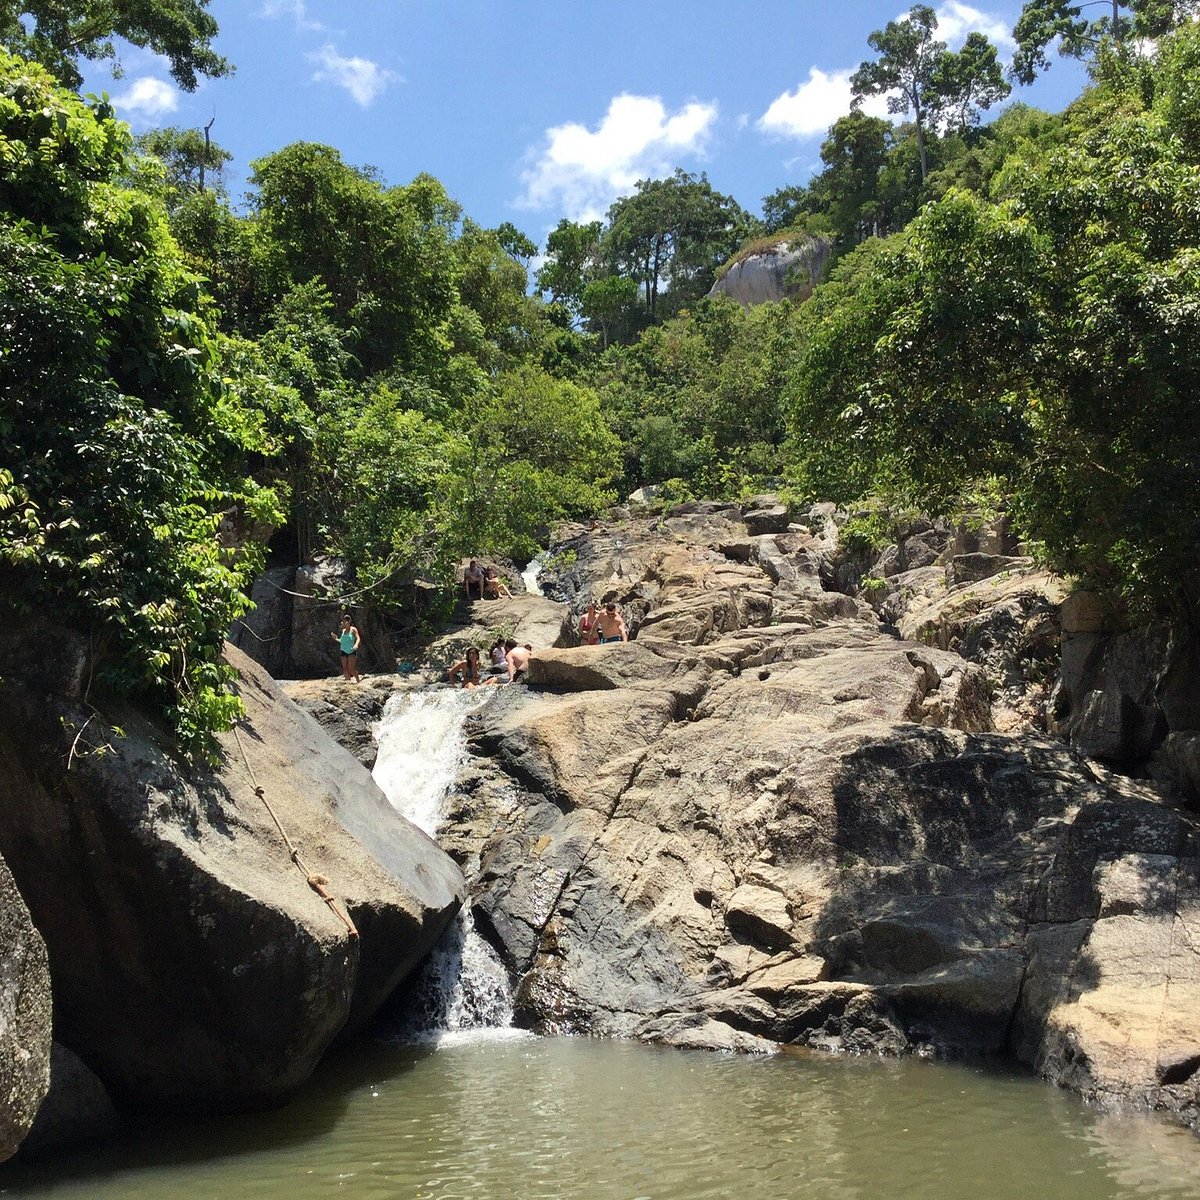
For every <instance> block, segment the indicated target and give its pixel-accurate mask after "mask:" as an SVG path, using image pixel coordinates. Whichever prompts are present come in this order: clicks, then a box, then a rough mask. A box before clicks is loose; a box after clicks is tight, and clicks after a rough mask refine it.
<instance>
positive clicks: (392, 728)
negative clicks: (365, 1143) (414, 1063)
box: [373, 687, 513, 1037]
mask: <svg viewBox="0 0 1200 1200" xmlns="http://www.w3.org/2000/svg"><path fill="white" fill-rule="evenodd" d="M493 695H495V691H494V690H493V689H492V688H481V689H479V690H472V691H468V690H464V689H461V688H449V687H440V688H429V689H424V690H421V691H413V692H408V693H404V694H401V695H397V696H393V697H392V698H391V699H390V700H389V701H388V702H387V706H386V707H385V708H384V710H383V718H382V720H381V721H380V722H379V724H378V725H377V726H376V728H375V738H376V741H377V742H378V743H379V755H378V757H377V759H376V761H375V770H374V772H373V774H374V776H375V782H376V783H378V784H379V786H380V788H381V790H382V791H383V793H384V795H385V796H387V798H388V799H389V800H390V801H391V802H392V806H393V807H394V808H395V809H396V810H397V811H398V812H399V813H400V814H401V815H402V816H405V817H407V818H408V819H409V820H410V821H411V822H412V823H413V824H414V825H416V826H418V827H419V828H420V829H423V830H424V831H425V832H426V833H427V834H429V836H430V837H433V838H436V836H437V832H438V828H439V826H440V825H441V823H442V820H443V818H444V815H445V806H446V797H447V795H448V794H449V792H450V787H451V785H452V784H453V783H454V778H455V776H456V775H457V774H458V769H459V767H460V766H461V765H462V763H463V759H464V758H465V757H466V753H467V735H466V729H465V722H466V719H467V717H468V716H470V715H471V713H473V712H475V711H476V710H478V709H480V708H482V707H483V705H485V704H486V703H487V702H488V700H490V699H491V698H492V696H493ZM512 1015H513V1014H512V997H511V995H510V994H509V981H508V972H507V971H506V970H505V969H504V964H503V963H502V962H501V961H500V957H499V955H498V954H497V953H496V951H495V950H494V949H492V947H491V946H490V945H489V944H488V943H487V942H486V941H484V939H483V938H481V937H480V936H479V934H478V933H477V932H476V931H475V922H474V919H473V918H472V916H471V909H470V907H469V906H464V908H463V909H462V910H461V911H460V912H459V914H458V917H457V919H456V920H455V922H454V924H453V925H452V926H451V927H450V928H449V929H448V930H447V931H446V933H445V934H444V935H443V937H442V940H441V941H440V942H439V943H438V944H437V946H436V947H434V950H433V952H432V954H431V955H430V957H429V961H428V963H427V964H426V966H425V969H424V972H423V975H422V978H421V980H420V982H419V983H418V984H417V986H416V988H415V989H414V996H413V1003H412V1017H411V1019H410V1021H409V1023H408V1025H407V1026H406V1027H405V1028H404V1029H403V1030H402V1031H400V1033H401V1035H402V1036H406V1037H411V1036H414V1035H418V1036H420V1035H424V1036H428V1035H429V1034H441V1033H444V1032H446V1031H451V1032H461V1031H464V1030H472V1029H498V1028H507V1027H508V1026H511V1024H512Z"/></svg>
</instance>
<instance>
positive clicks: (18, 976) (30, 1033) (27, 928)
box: [0, 858, 50, 1162]
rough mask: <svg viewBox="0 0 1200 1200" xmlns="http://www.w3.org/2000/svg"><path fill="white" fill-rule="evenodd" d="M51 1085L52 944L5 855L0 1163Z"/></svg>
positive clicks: (0, 864) (0, 875) (0, 871)
mask: <svg viewBox="0 0 1200 1200" xmlns="http://www.w3.org/2000/svg"><path fill="white" fill-rule="evenodd" d="M49 1086H50V975H49V972H48V970H47V964H46V947H45V944H44V943H43V942H42V939H41V937H40V936H39V934H38V932H37V930H36V929H34V927H33V925H32V924H31V923H30V920H29V910H28V909H27V908H26V907H25V902H24V901H23V900H22V899H21V896H20V893H19V892H18V891H17V885H16V883H15V882H14V880H13V877H12V873H11V872H10V871H9V869H8V866H7V864H6V863H5V862H4V860H3V859H2V858H0V1162H3V1161H4V1160H5V1159H7V1158H11V1157H12V1155H13V1154H14V1153H16V1150H17V1147H18V1146H20V1144H21V1142H22V1140H23V1139H24V1137H25V1135H26V1134H27V1133H28V1132H29V1130H30V1127H31V1126H32V1125H33V1119H34V1117H35V1116H36V1115H37V1111H38V1107H39V1106H40V1105H41V1103H42V1100H43V1099H44V1097H45V1095H46V1092H47V1089H48V1088H49Z"/></svg>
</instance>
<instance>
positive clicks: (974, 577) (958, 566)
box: [946, 554, 1032, 585]
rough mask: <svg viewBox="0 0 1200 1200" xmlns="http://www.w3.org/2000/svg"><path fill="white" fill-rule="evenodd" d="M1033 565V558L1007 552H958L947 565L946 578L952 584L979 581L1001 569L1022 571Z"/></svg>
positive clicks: (997, 572)
mask: <svg viewBox="0 0 1200 1200" xmlns="http://www.w3.org/2000/svg"><path fill="white" fill-rule="evenodd" d="M1031 565H1032V560H1031V559H1028V558H1013V557H1011V556H1009V555H1007V554H956V555H955V556H954V557H953V558H952V559H951V560H950V561H949V563H947V565H946V580H947V582H948V583H950V584H952V585H953V584H956V583H977V582H978V581H979V580H981V579H989V578H991V576H993V575H999V574H1000V572H1001V571H1021V570H1024V569H1026V568H1028V567H1029V566H1031Z"/></svg>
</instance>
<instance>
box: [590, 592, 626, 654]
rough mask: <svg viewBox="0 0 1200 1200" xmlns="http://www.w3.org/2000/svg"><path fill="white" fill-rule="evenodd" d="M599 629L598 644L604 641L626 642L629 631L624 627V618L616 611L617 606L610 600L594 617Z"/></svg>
mask: <svg viewBox="0 0 1200 1200" xmlns="http://www.w3.org/2000/svg"><path fill="white" fill-rule="evenodd" d="M596 622H597V628H598V629H599V630H600V645H602V646H603V645H604V643H605V642H627V641H629V631H628V630H627V629H626V628H625V618H624V617H623V616H621V614H620V613H619V612H617V606H616V605H615V604H614V603H613V602H612V601H611V600H610V601H609V602H608V603H607V604H606V605H605V606H604V611H603V612H602V613H601V614H600V615H599V617H597V618H596Z"/></svg>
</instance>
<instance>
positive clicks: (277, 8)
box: [258, 0, 326, 33]
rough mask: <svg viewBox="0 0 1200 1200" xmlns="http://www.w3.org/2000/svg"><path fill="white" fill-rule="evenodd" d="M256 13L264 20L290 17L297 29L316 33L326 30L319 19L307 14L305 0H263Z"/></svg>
mask: <svg viewBox="0 0 1200 1200" xmlns="http://www.w3.org/2000/svg"><path fill="white" fill-rule="evenodd" d="M258 15H259V16H260V17H263V18H264V19H265V20H268V21H273V20H276V19H277V18H279V17H291V18H292V20H294V21H295V22H296V28H297V29H307V30H311V31H314V32H318V33H323V32H325V31H326V27H325V26H324V25H322V24H321V22H320V21H314V20H313V19H312V18H311V17H310V16H309V15H308V5H307V3H305V0H263V3H262V7H261V8H260V9H259V10H258Z"/></svg>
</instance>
